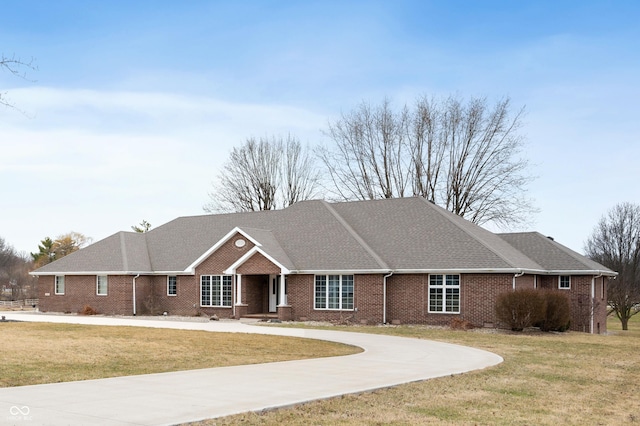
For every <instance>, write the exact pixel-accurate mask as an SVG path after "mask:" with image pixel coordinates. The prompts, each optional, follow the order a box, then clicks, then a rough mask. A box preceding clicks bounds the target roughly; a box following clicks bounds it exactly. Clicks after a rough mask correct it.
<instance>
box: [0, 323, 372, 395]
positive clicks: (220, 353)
mask: <svg viewBox="0 0 640 426" xmlns="http://www.w3.org/2000/svg"><path fill="white" fill-rule="evenodd" d="M0 339H2V352H1V353H0V356H1V357H2V362H0V387H7V386H23V385H33V384H41V383H56V382H68V381H72V380H87V379H99V378H104V377H116V376H128V375H136V374H150V373H163V372H167V371H179V370H192V369H198V368H210V367H223V366H229V365H242V364H257V363H263V362H274V361H287V360H292V359H303V358H317V357H319V356H337V355H348V354H352V353H357V352H360V349H359V348H354V347H352V346H347V345H341V344H337V343H330V342H323V341H319V340H309V339H300V338H294V337H280V336H264V335H259V334H244V333H212V332H207V331H186V330H171V329H156V328H143V327H101V326H89V325H75V324H47V323H29V322H0ZM285 347H286V348H287V350H286V351H283V350H282V348H285Z"/></svg>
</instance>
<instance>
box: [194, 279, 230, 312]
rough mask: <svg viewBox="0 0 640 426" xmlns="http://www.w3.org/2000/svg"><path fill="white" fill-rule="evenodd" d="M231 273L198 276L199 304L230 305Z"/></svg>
mask: <svg viewBox="0 0 640 426" xmlns="http://www.w3.org/2000/svg"><path fill="white" fill-rule="evenodd" d="M231 289H232V279H231V275H202V276H201V277H200V306H224V307H230V306H231Z"/></svg>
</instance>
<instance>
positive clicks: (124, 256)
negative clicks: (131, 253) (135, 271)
mask: <svg viewBox="0 0 640 426" xmlns="http://www.w3.org/2000/svg"><path fill="white" fill-rule="evenodd" d="M124 239H125V232H124V231H120V252H121V254H122V270H123V271H125V272H126V271H128V270H129V259H128V258H127V243H126V242H125V240H124Z"/></svg>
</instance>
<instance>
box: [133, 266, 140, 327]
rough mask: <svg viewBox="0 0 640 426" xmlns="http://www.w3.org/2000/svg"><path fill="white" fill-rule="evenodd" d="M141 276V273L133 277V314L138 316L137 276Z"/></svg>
mask: <svg viewBox="0 0 640 426" xmlns="http://www.w3.org/2000/svg"><path fill="white" fill-rule="evenodd" d="M138 277H140V274H138V275H136V276H135V277H133V284H132V285H133V291H132V293H133V316H134V317H135V316H136V278H138Z"/></svg>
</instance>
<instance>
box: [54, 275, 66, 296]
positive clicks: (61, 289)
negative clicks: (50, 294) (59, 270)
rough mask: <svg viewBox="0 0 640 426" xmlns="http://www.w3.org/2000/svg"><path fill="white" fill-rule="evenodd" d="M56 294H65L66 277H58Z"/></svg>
mask: <svg viewBox="0 0 640 426" xmlns="http://www.w3.org/2000/svg"><path fill="white" fill-rule="evenodd" d="M55 294H64V275H56V288H55Z"/></svg>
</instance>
